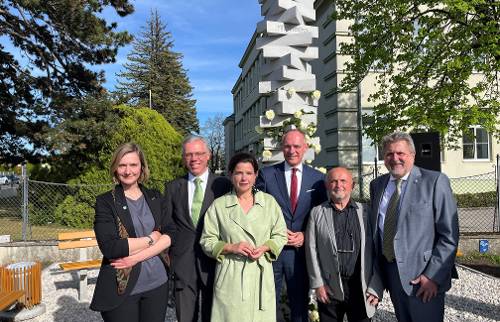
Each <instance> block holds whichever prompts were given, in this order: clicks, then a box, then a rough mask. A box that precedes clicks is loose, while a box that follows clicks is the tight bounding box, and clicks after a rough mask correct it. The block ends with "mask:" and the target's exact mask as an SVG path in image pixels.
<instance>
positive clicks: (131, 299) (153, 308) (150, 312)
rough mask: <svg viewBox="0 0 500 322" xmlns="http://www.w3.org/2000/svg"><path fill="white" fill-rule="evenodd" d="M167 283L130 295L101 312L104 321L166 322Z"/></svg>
mask: <svg viewBox="0 0 500 322" xmlns="http://www.w3.org/2000/svg"><path fill="white" fill-rule="evenodd" d="M167 296H168V287H167V283H165V284H163V285H161V286H159V287H157V288H155V289H152V290H151V291H147V292H143V293H139V294H134V295H130V296H128V297H127V298H126V299H125V301H123V303H122V304H120V306H118V307H117V308H115V309H113V310H111V311H106V312H101V315H102V319H103V320H104V322H164V321H165V314H166V312H167Z"/></svg>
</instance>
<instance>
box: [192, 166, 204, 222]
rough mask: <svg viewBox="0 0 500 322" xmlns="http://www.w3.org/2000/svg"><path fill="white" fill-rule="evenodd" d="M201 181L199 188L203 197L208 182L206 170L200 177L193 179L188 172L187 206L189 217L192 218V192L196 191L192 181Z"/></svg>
mask: <svg viewBox="0 0 500 322" xmlns="http://www.w3.org/2000/svg"><path fill="white" fill-rule="evenodd" d="M196 178H200V179H201V187H202V188H203V195H205V191H206V190H207V181H208V169H207V170H205V172H203V173H202V174H201V175H200V176H198V177H195V176H193V175H192V174H191V172H189V174H188V205H189V216H191V217H192V216H193V215H192V214H191V207H192V206H193V198H194V190H195V189H196V184H195V183H194V179H196Z"/></svg>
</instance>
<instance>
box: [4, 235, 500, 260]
mask: <svg viewBox="0 0 500 322" xmlns="http://www.w3.org/2000/svg"><path fill="white" fill-rule="evenodd" d="M481 239H487V240H488V241H489V252H490V253H492V254H497V255H500V235H482V236H474V237H470V236H462V237H461V238H460V242H459V250H460V251H461V252H462V253H464V254H469V253H472V252H474V251H476V252H477V251H478V250H479V240H481ZM87 254H88V258H89V259H98V258H102V255H101V252H100V251H99V249H98V248H97V247H92V248H89V249H88V253H87ZM78 258H79V250H78V249H71V250H59V249H58V248H57V245H56V244H54V243H39V242H15V243H8V244H2V245H0V265H8V264H10V263H14V262H23V261H39V262H42V263H59V262H70V261H76V260H78Z"/></svg>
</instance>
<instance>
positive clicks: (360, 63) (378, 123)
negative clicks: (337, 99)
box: [333, 0, 500, 145]
mask: <svg viewBox="0 0 500 322" xmlns="http://www.w3.org/2000/svg"><path fill="white" fill-rule="evenodd" d="M335 9H336V10H337V12H336V14H335V15H334V17H333V18H334V19H338V20H340V19H349V20H352V21H354V24H353V25H352V27H351V32H352V35H353V36H354V38H355V41H353V42H351V43H348V44H343V45H342V46H341V47H340V52H341V54H343V55H349V56H351V57H352V58H353V61H352V62H349V63H347V71H348V75H347V77H346V78H345V79H344V80H343V81H342V84H341V87H340V88H337V89H336V90H337V91H347V90H350V89H354V88H356V86H357V85H358V84H359V83H360V82H361V80H362V79H363V78H364V77H365V76H366V75H367V74H368V73H370V72H373V73H375V74H376V77H377V78H376V85H377V87H378V90H377V91H376V92H375V93H374V94H372V95H370V97H369V101H370V102H372V103H373V104H374V111H373V114H370V115H366V117H367V119H368V122H367V123H366V124H367V125H366V126H365V131H366V133H367V134H368V135H369V136H370V137H371V138H372V139H374V140H375V141H376V142H378V141H379V139H380V138H381V136H383V135H385V134H387V133H389V132H392V131H394V130H395V129H400V130H409V129H417V130H429V129H430V130H434V131H439V132H440V133H441V134H442V137H443V139H444V140H447V143H448V145H455V144H454V143H456V142H457V140H458V139H459V138H461V137H462V132H463V131H464V130H465V129H467V128H468V127H469V126H471V125H481V126H483V127H484V128H486V129H487V130H488V131H489V132H490V133H493V134H494V135H495V136H497V137H498V136H499V135H500V126H499V123H498V120H497V118H498V115H499V112H500V84H499V82H500V78H499V77H498V74H499V72H500V10H499V9H500V8H499V4H498V1H476V0H447V1H439V2H436V1H428V0H421V1H405V0H376V1H355V0H341V1H336V2H335Z"/></svg>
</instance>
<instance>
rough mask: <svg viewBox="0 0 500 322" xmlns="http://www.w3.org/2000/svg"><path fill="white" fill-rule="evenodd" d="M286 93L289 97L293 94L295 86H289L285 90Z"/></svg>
mask: <svg viewBox="0 0 500 322" xmlns="http://www.w3.org/2000/svg"><path fill="white" fill-rule="evenodd" d="M286 94H287V95H288V96H289V97H290V96H292V95H293V94H295V88H293V87H290V88H289V89H287V90H286Z"/></svg>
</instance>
